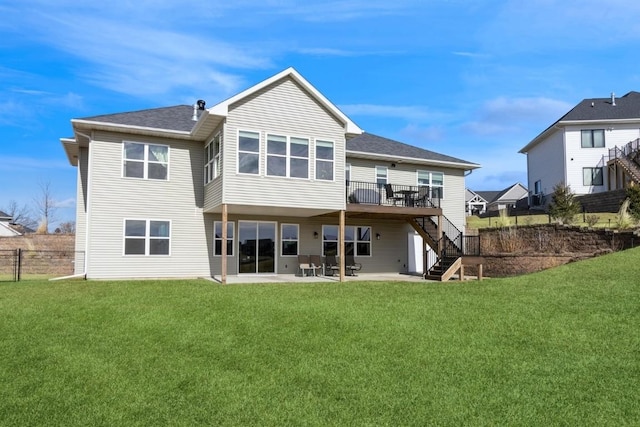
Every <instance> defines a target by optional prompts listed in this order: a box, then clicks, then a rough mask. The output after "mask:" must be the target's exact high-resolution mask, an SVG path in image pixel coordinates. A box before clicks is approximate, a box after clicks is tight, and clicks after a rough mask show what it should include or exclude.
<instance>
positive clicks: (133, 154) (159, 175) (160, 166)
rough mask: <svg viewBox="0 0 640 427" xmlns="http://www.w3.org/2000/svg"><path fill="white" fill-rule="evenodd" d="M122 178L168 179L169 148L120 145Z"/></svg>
mask: <svg viewBox="0 0 640 427" xmlns="http://www.w3.org/2000/svg"><path fill="white" fill-rule="evenodd" d="M122 176H124V177H127V178H142V179H159V180H167V179H169V147H168V146H166V145H157V144H144V143H139V142H126V141H125V142H124V143H123V145H122Z"/></svg>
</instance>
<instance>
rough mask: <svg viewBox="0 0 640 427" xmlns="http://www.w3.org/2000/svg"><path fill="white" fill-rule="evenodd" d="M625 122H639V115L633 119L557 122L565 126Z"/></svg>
mask: <svg viewBox="0 0 640 427" xmlns="http://www.w3.org/2000/svg"><path fill="white" fill-rule="evenodd" d="M626 123H640V117H638V118H635V119H609V120H605V119H602V120H567V121H561V122H558V124H563V125H567V126H573V125H597V124H605V125H606V124H626Z"/></svg>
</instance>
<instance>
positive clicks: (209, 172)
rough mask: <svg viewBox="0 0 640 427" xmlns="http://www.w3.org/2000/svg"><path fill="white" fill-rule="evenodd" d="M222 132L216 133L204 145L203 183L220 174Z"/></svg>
mask: <svg viewBox="0 0 640 427" xmlns="http://www.w3.org/2000/svg"><path fill="white" fill-rule="evenodd" d="M221 149H222V134H220V133H218V134H217V135H216V136H215V137H214V138H213V140H211V141H210V142H209V143H208V144H207V145H206V146H205V147H204V183H205V184H208V183H210V182H211V181H213V179H214V178H216V177H218V176H219V175H220V153H221Z"/></svg>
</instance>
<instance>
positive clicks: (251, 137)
mask: <svg viewBox="0 0 640 427" xmlns="http://www.w3.org/2000/svg"><path fill="white" fill-rule="evenodd" d="M238 172H240V173H249V174H254V175H258V174H259V173H260V134H259V133H258V132H247V131H242V130H241V131H239V132H238Z"/></svg>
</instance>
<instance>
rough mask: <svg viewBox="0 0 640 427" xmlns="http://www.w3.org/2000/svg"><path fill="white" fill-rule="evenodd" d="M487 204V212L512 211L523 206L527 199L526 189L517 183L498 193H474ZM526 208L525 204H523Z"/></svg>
mask: <svg viewBox="0 0 640 427" xmlns="http://www.w3.org/2000/svg"><path fill="white" fill-rule="evenodd" d="M476 193H477V194H478V195H479V196H480V197H482V198H483V199H484V200H485V201H486V202H487V208H486V211H487V212H498V211H500V210H502V209H514V208H516V207H517V206H521V205H523V203H522V202H523V201H525V199H527V198H528V195H529V191H528V190H527V187H525V186H524V185H522V184H520V183H519V182H517V183H515V184H513V185H510V186H509V187H507V188H505V189H503V190H499V191H476ZM525 206H526V203H525Z"/></svg>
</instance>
